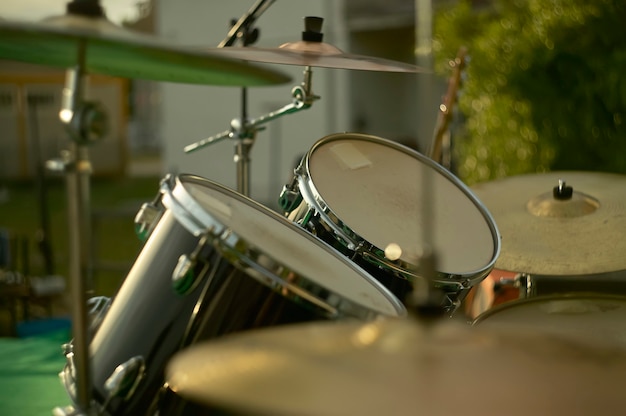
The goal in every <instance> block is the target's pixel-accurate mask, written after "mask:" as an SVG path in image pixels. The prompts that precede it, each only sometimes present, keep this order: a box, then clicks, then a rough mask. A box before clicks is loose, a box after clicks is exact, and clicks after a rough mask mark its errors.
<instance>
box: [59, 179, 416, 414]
mask: <svg viewBox="0 0 626 416" xmlns="http://www.w3.org/2000/svg"><path fill="white" fill-rule="evenodd" d="M148 205H149V207H150V209H142V211H140V212H142V215H141V216H140V217H142V218H144V219H145V218H151V219H152V223H150V221H142V222H143V224H142V225H143V226H142V228H143V229H144V230H145V231H147V232H148V237H147V240H146V243H145V246H144V247H143V249H142V251H141V252H140V254H139V256H138V258H137V260H136V262H135V263H134V265H133V267H132V269H131V270H130V273H129V274H128V276H127V277H126V279H125V281H124V282H123V284H122V286H121V288H120V290H119V292H118V293H117V295H116V296H115V298H114V300H113V302H112V303H111V305H110V308H109V309H108V311H107V312H106V315H105V316H104V318H103V319H102V321H101V324H100V326H99V328H98V329H97V331H96V333H95V335H94V337H93V340H92V342H91V344H90V351H91V359H92V364H91V366H92V373H93V374H92V375H93V384H94V385H93V397H94V400H95V401H96V402H97V404H98V406H99V407H101V408H102V410H103V412H104V413H109V414H112V415H136V414H146V412H147V410H148V409H150V410H151V411H154V410H158V409H159V407H160V404H159V400H160V397H161V396H160V394H159V392H162V393H164V390H166V388H165V387H164V386H163V384H164V380H163V371H164V368H165V365H166V363H167V361H168V360H169V358H170V357H171V356H172V355H173V354H174V353H175V352H176V351H178V350H180V349H182V348H184V347H186V346H188V345H190V344H192V343H194V342H196V341H198V340H202V339H210V338H213V337H218V336H221V335H223V334H227V333H231V332H237V331H242V330H248V329H252V328H258V327H264V326H272V325H280V324H284V323H294V322H304V321H312V320H337V319H358V320H363V321H366V320H370V319H373V318H375V317H378V316H388V317H403V316H405V315H406V309H405V308H404V306H403V305H402V303H401V302H400V301H399V300H398V299H397V298H396V297H395V296H394V295H393V294H392V293H391V292H390V291H388V290H387V289H386V288H385V287H384V286H383V285H382V284H380V283H379V282H378V281H376V280H375V279H374V278H372V277H371V276H370V275H369V274H367V273H366V272H365V271H363V270H362V269H361V268H359V267H358V266H357V265H355V264H354V263H352V262H350V261H349V260H348V259H346V258H345V257H344V256H342V255H340V254H339V253H337V252H336V251H335V250H334V249H332V248H331V247H330V246H328V245H327V244H325V243H324V242H322V241H320V240H318V239H316V238H315V237H313V236H312V235H310V234H309V233H307V232H306V231H304V230H303V229H302V228H300V227H298V226H296V225H295V224H293V223H292V222H290V221H288V220H287V219H286V218H284V217H282V216H281V215H279V214H277V213H275V212H273V211H271V210H269V209H267V208H265V207H263V206H261V205H260V204H257V203H256V202H254V201H252V200H250V199H249V198H246V197H245V196H242V195H240V194H237V193H235V192H233V191H231V190H229V189H227V188H225V187H222V186H220V185H217V184H215V183H212V182H210V181H208V180H205V179H202V178H200V177H197V176H191V175H180V176H177V177H172V176H168V177H166V178H165V179H164V180H163V181H162V183H161V189H160V192H159V195H158V197H157V199H156V200H155V202H154V203H152V204H148ZM144 208H145V207H144ZM146 212H150V213H151V214H150V215H146ZM73 370H74V368H73V365H72V363H71V362H69V363H68V366H67V367H66V370H65V372H64V376H63V378H64V379H65V384H66V388H67V390H68V392H69V393H70V396H71V397H72V399H74V400H75V397H74V396H75V393H74V391H75V387H76V386H75V380H74V379H73V378H72V373H73ZM164 394H165V393H164Z"/></svg>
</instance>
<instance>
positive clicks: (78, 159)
mask: <svg viewBox="0 0 626 416" xmlns="http://www.w3.org/2000/svg"><path fill="white" fill-rule="evenodd" d="M77 53H78V59H77V65H76V66H75V67H74V68H72V69H69V70H67V72H66V84H65V87H64V89H63V104H62V109H61V111H60V112H59V118H60V119H61V121H62V122H63V123H64V124H65V126H66V129H67V131H68V133H69V136H70V139H71V142H70V146H69V150H65V151H62V152H61V158H60V159H57V160H51V161H48V162H47V163H46V166H47V168H48V169H49V170H52V171H55V172H60V173H63V174H64V175H65V177H66V188H67V206H68V208H67V212H68V226H69V233H68V238H69V278H70V287H71V295H72V303H73V305H72V336H73V340H72V343H71V345H69V344H66V345H65V346H64V347H65V353H66V357H67V358H68V361H69V362H71V364H72V365H73V366H74V368H75V369H76V372H75V387H76V392H75V404H76V407H77V409H76V411H77V412H78V414H87V415H89V414H92V413H93V409H92V402H91V372H90V365H89V343H90V340H89V333H88V322H87V320H88V314H87V301H86V291H87V282H90V281H91V279H90V273H91V258H90V248H91V227H90V198H89V194H90V181H89V178H90V175H91V172H92V167H91V162H90V161H89V153H88V148H87V145H88V144H91V143H92V142H94V141H95V140H97V139H100V138H101V137H102V136H104V134H105V129H106V117H105V113H104V111H103V109H102V108H101V107H100V106H99V105H98V104H96V103H91V102H86V101H84V100H83V95H84V84H85V75H86V74H85V54H86V43H85V41H84V40H79V42H78V52H77ZM76 411H74V412H73V414H77V413H76Z"/></svg>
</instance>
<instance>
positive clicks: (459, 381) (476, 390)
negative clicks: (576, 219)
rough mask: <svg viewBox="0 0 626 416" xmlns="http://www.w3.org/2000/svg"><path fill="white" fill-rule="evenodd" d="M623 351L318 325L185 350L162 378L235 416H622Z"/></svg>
mask: <svg viewBox="0 0 626 416" xmlns="http://www.w3.org/2000/svg"><path fill="white" fill-rule="evenodd" d="M624 352H625V350H624V349H623V348H618V347H615V346H613V345H609V344H605V343H601V342H598V343H596V342H595V340H594V339H593V338H591V339H585V337H579V336H573V335H572V336H563V335H558V336H556V335H551V334H549V333H545V332H537V331H532V330H529V331H520V330H518V329H511V328H507V327H504V326H501V327H497V326H491V328H490V329H489V330H487V329H485V328H481V327H480V326H478V327H470V326H469V325H465V324H461V323H459V322H454V321H449V320H448V321H445V322H443V323H439V324H434V325H433V326H432V327H423V326H421V325H419V324H418V323H417V322H416V321H414V320H413V319H402V320H401V319H393V320H392V319H388V320H379V321H374V322H371V323H366V324H363V323H359V322H355V321H339V322H337V321H325V322H321V323H320V322H315V323H305V324H299V325H288V326H282V327H274V328H270V329H261V330H252V331H248V332H244V333H239V334H235V335H227V336H224V337H222V338H219V339H216V340H212V341H208V342H205V343H200V344H196V345H193V346H191V347H189V348H188V349H185V350H183V351H181V352H179V353H177V354H176V355H174V357H173V358H172V359H171V361H170V362H169V363H168V366H167V368H166V380H167V383H168V385H169V387H170V388H171V389H172V390H173V391H174V392H175V393H177V394H178V395H179V396H181V397H182V398H184V399H187V400H189V401H191V402H194V403H197V404H201V405H205V406H207V407H210V408H217V409H225V410H230V411H234V412H236V413H237V414H244V415H270V414H271V415H294V414H297V415H305V416H306V415H325V416H334V415H337V416H339V415H348V414H354V415H357V414H358V415H365V416H368V415H381V414H388V413H389V412H391V413H393V414H403V415H404V414H407V415H408V414H424V415H451V414H468V415H484V414H507V415H528V414H536V415H551V414H590V413H591V412H592V410H595V409H598V408H602V409H603V411H608V412H609V413H611V410H613V411H614V412H619V411H621V409H622V407H623V398H622V397H623V393H622V387H621V383H619V382H618V381H619V380H622V379H623V374H624V371H625V370H626V355H625V354H624ZM574 392H575V393H574Z"/></svg>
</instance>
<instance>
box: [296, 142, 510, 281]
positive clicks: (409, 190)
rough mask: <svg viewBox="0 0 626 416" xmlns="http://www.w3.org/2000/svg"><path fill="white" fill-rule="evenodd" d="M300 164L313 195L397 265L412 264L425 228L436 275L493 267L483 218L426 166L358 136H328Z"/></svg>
mask: <svg viewBox="0 0 626 416" xmlns="http://www.w3.org/2000/svg"><path fill="white" fill-rule="evenodd" d="M307 157H308V161H307V162H308V170H309V175H310V177H311V181H312V182H313V184H312V187H314V188H315V189H314V191H313V192H314V193H316V194H318V195H319V197H320V198H321V199H322V200H323V201H324V202H325V204H326V205H327V206H328V207H329V209H330V210H331V211H332V212H333V213H334V214H335V215H336V216H337V217H338V218H340V219H341V220H342V221H343V223H344V224H345V225H346V226H348V227H349V228H350V229H351V230H353V231H354V232H355V233H356V234H358V235H359V236H361V237H362V238H364V239H365V240H366V241H367V242H369V243H371V244H373V245H374V246H376V247H378V248H380V249H382V250H384V249H385V248H386V247H388V246H389V245H390V244H391V243H394V244H397V245H399V246H400V248H401V249H402V255H401V257H400V259H401V260H404V261H406V262H408V263H415V258H416V255H417V254H419V253H420V252H421V250H422V247H423V243H424V241H423V239H424V229H425V227H429V228H430V229H431V230H432V235H433V237H432V238H433V240H432V245H433V247H434V250H435V253H436V255H437V270H438V271H440V272H444V273H448V274H460V275H463V274H468V273H470V274H471V273H472V272H476V271H482V270H483V269H485V268H489V267H490V266H492V265H493V263H494V262H495V257H496V256H497V252H498V249H497V248H496V247H497V246H496V244H498V243H499V242H497V236H496V235H495V234H496V233H497V231H495V230H496V228H495V225H494V224H493V222H492V221H490V217H489V215H488V214H487V213H486V211H485V210H484V208H483V207H482V205H480V203H478V201H477V200H476V199H475V198H473V196H472V194H471V193H470V191H469V189H468V188H466V187H465V186H464V185H463V184H462V183H461V182H460V181H459V180H458V179H456V178H455V177H454V176H453V175H452V174H449V173H448V172H447V171H445V170H444V169H443V168H441V167H439V166H438V165H435V164H434V162H432V161H431V160H430V159H427V158H425V157H424V156H422V155H420V154H419V153H417V152H413V151H411V150H410V149H408V148H405V147H403V146H400V145H397V144H395V143H393V142H391V143H390V142H389V141H384V140H382V139H380V138H376V137H373V136H365V135H358V134H342V135H333V136H328V137H327V138H324V139H322V140H321V141H320V142H318V143H317V144H316V145H315V146H314V147H313V149H312V150H311V151H310V152H309V154H308V155H307ZM429 178H430V179H429ZM425 179H429V181H428V182H425ZM425 183H426V184H427V185H426V186H425ZM428 183H430V186H428Z"/></svg>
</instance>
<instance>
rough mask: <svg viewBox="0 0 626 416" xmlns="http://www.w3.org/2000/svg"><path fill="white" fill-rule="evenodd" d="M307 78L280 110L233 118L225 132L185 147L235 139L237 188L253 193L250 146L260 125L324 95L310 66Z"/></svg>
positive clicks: (193, 148) (197, 147) (189, 149)
mask: <svg viewBox="0 0 626 416" xmlns="http://www.w3.org/2000/svg"><path fill="white" fill-rule="evenodd" d="M303 75H304V76H303V81H302V83H301V84H300V85H298V86H295V87H293V89H292V90H291V96H292V97H293V100H292V102H291V104H288V105H286V106H284V107H282V108H279V109H278V110H275V111H272V112H270V113H268V114H265V115H262V116H260V117H257V118H254V119H251V120H248V119H247V118H245V117H244V118H240V119H233V120H232V121H231V122H230V127H231V128H230V130H226V131H223V132H221V133H219V134H216V135H214V136H211V137H208V138H206V139H202V140H200V141H198V142H195V143H192V144H190V145H187V146H185V147H184V149H183V150H184V151H185V153H192V152H195V151H197V150H200V149H202V148H203V147H206V146H208V145H211V144H214V143H217V142H220V141H222V140H224V139H235V140H237V144H236V146H235V149H236V154H235V163H236V164H237V190H238V191H239V192H241V193H242V194H243V195H246V196H248V195H249V191H250V189H249V185H250V171H249V164H250V149H251V147H252V144H253V143H254V139H255V138H256V133H257V132H258V131H259V130H262V128H260V126H262V125H263V124H265V123H267V122H269V121H272V120H275V119H277V118H279V117H282V116H284V115H286V114H292V113H296V112H299V111H301V110H306V109H308V108H310V107H311V105H312V104H313V102H314V101H316V100H318V99H319V98H320V97H319V96H318V95H315V94H313V92H312V77H313V71H312V70H311V67H310V66H307V67H305V69H304V71H303Z"/></svg>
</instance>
